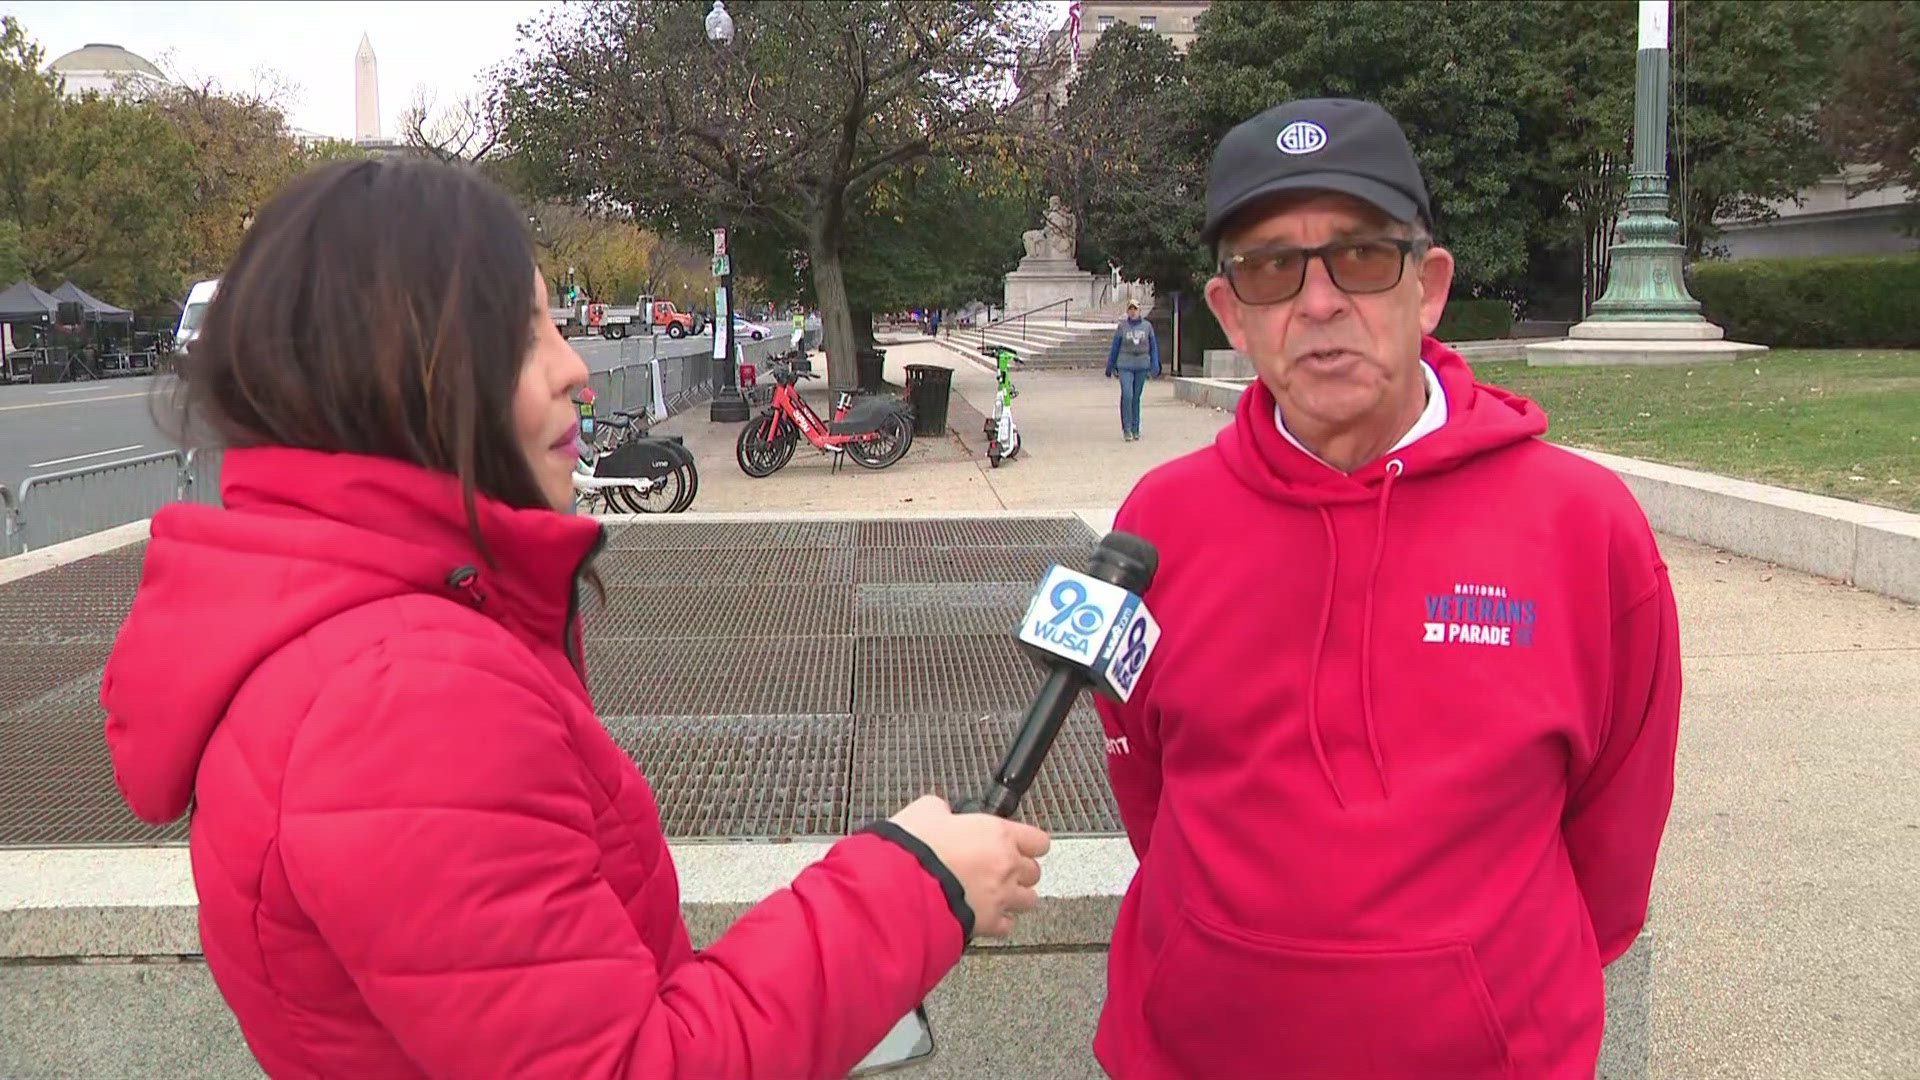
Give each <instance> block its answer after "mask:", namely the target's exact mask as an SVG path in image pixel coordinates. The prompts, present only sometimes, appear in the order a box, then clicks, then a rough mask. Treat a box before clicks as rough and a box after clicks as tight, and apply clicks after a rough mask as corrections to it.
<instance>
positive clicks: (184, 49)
mask: <svg viewBox="0 0 1920 1080" xmlns="http://www.w3.org/2000/svg"><path fill="white" fill-rule="evenodd" d="M550 6H552V5H551V4H550V3H547V2H539V0H534V2H528V0H485V2H473V0H464V2H452V3H447V2H443V3H410V2H405V0H387V2H384V3H365V2H358V0H329V2H326V3H204V2H202V3H166V2H148V3H101V2H98V0H91V2H89V0H79V2H76V0H56V2H52V3H48V2H17V0H0V12H3V13H5V14H9V15H12V16H14V17H15V18H17V19H19V20H20V24H21V25H22V26H23V27H25V28H26V31H27V34H28V35H29V36H30V37H32V38H33V39H34V40H35V41H37V42H38V43H39V44H40V46H41V48H43V49H45V50H46V53H47V59H48V60H49V61H51V60H53V59H55V58H56V57H58V56H60V54H62V53H65V52H68V51H70V50H73V49H77V48H79V47H80V46H82V45H85V44H88V43H90V42H106V43H110V44H114V45H118V46H120V47H121V48H124V49H128V50H130V51H132V52H135V53H138V54H139V55H141V56H144V57H146V58H147V59H148V60H150V61H152V62H153V63H154V64H155V65H157V66H159V68H160V69H161V70H162V71H165V72H167V73H168V74H169V75H178V76H181V77H183V78H185V79H187V80H189V81H194V82H197V81H199V80H201V79H206V78H212V79H214V80H216V81H218V82H219V83H220V85H221V86H222V87H224V88H226V89H229V90H252V89H255V88H256V87H257V86H258V85H259V84H260V77H261V75H262V74H263V73H265V72H267V71H271V72H273V73H275V74H276V75H277V76H278V77H279V78H280V79H282V80H284V81H286V82H288V83H291V84H292V93H291V94H290V95H289V99H288V100H287V101H286V103H285V104H286V107H287V121H288V122H289V123H291V124H292V125H293V126H295V127H298V128H304V129H306V130H308V131H312V132H315V133H317V134H321V135H331V136H334V137H336V138H343V139H351V138H352V137H353V54H354V50H355V49H357V48H359V47H360V35H361V33H362V32H363V31H364V32H365V33H366V34H367V35H368V36H369V37H370V38H371V39H372V42H373V52H374V56H375V57H377V58H378V59H379V61H380V117H381V133H382V134H384V135H387V136H388V137H392V136H394V135H395V134H397V132H398V130H399V118H400V114H401V113H402V112H404V111H406V109H407V108H408V107H409V106H410V105H412V104H413V97H414V92H415V90H416V89H417V88H421V87H425V88H429V89H431V90H433V91H435V92H436V93H437V94H438V95H439V96H440V97H441V99H443V100H444V99H447V98H451V97H459V96H461V95H464V94H465V93H467V92H468V91H470V90H471V89H472V88H473V87H474V86H476V85H477V83H478V79H479V75H480V73H481V72H483V71H485V70H486V69H487V68H488V67H491V66H492V65H493V64H495V63H497V62H498V61H500V60H503V59H506V58H508V57H510V56H512V55H513V53H514V52H515V50H516V49H517V48H518V43H519V38H518V35H517V34H516V33H515V27H517V26H518V25H519V24H520V23H521V22H522V21H524V20H526V19H527V18H529V17H530V16H533V15H536V14H538V13H539V12H540V11H542V10H544V9H546V8H548V7H550Z"/></svg>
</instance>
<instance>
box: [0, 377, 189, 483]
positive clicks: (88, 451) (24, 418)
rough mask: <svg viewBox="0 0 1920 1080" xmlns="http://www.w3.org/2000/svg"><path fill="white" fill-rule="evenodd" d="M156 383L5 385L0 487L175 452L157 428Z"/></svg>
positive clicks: (0, 391) (0, 394) (0, 406)
mask: <svg viewBox="0 0 1920 1080" xmlns="http://www.w3.org/2000/svg"><path fill="white" fill-rule="evenodd" d="M153 384H154V380H153V379H152V378H149V377H142V378H137V379H103V380H101V381H98V382H77V383H55V384H51V385H45V386H32V385H27V386H0V484H5V485H7V486H8V487H9V488H12V489H14V490H16V491H17V490H18V489H19V487H20V482H21V481H22V480H24V479H26V478H27V477H29V476H38V475H41V474H44V473H50V472H59V471H61V470H63V469H77V468H82V467H84V466H87V465H99V464H104V463H106V462H109V461H117V460H120V459H122V458H128V457H134V456H137V455H140V454H149V453H153V452H155V451H158V450H167V449H171V448H172V446H173V443H172V442H171V441H170V440H169V439H167V437H166V436H164V435H162V434H161V433H160V429H159V428H157V427H155V426H154V423H153V415H152V410H151V408H150V401H149V399H150V396H151V394H152V391H153Z"/></svg>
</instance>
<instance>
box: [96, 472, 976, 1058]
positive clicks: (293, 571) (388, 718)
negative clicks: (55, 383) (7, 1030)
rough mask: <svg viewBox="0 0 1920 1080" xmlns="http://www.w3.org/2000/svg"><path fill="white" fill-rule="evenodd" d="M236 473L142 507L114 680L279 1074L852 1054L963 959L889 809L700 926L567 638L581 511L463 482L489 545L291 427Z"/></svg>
mask: <svg viewBox="0 0 1920 1080" xmlns="http://www.w3.org/2000/svg"><path fill="white" fill-rule="evenodd" d="M223 473H224V475H223V477H222V494H223V496H224V499H225V502H226V509H217V508H214V507H209V506H196V505H175V506H170V507H168V508H166V509H164V510H162V511H160V513H159V514H157V515H155V517H154V519H153V539H152V541H151V544H150V546H149V547H148V550H147V556H146V565H145V568H144V573H143V576H142V580H141V583H140V589H139V592H138V593H137V595H136V597H135V599H134V603H133V608H132V611H131V613H130V614H129V615H128V618H127V621H126V623H125V625H124V626H123V627H122V629H121V632H120V636H119V640H118V642H117V643H116V644H115V647H114V652H113V656H112V659H111V660H110V662H109V663H108V665H107V669H106V674H105V677H104V679H103V681H102V686H101V693H102V700H103V703H104V704H105V706H106V708H107V710H108V713H109V716H110V718H109V720H108V721H107V741H108V744H109V745H110V747H111V749H112V752H113V762H114V770H115V775H116V778H117V780H118V782H119V785H120V790H121V792H122V793H123V794H124V795H125V797H126V799H127V802H128V803H129V804H130V805H131V806H132V807H133V809H134V812H135V813H137V814H139V815H140V816H141V817H142V818H145V819H146V820H148V821H156V822H157V821H168V820H171V819H173V818H176V817H178V816H179V815H180V814H181V813H182V812H183V811H185V810H186V809H187V806H188V803H189V800H191V801H192V804H193V820H192V841H191V847H192V861H193V877H194V885H195V888H196V889H197V891H198V893H199V900H200V909H199V910H200V935H201V941H202V942H203V944H204V948H205V951H206V957H207V965H208V967H209V968H210V969H211V971H212V973H213V977H214V980H215V981H216V982H217V983H218V985H219V987H220V990H221V993H222V994H224V995H225V997H226V999H227V1002H228V1004H229V1005H230V1006H232V1008H233V1011H234V1013H235V1014H236V1016H237V1017H238V1019H239V1022H240V1029H241V1031H242V1032H243V1033H244V1034H245V1036H246V1038H247V1042H248V1045H249V1046H250V1047H251V1048H252V1050H253V1052H254V1054H255V1056H257V1057H258V1058H259V1060H260V1063H261V1064H262V1065H263V1066H265V1067H266V1070H267V1072H268V1073H269V1074H271V1075H273V1076H276V1077H374V1076H378V1077H413V1076H435V1077H463V1078H464V1077H489V1076H499V1077H515V1078H519V1077H565V1078H567V1080H578V1078H582V1077H647V1078H650V1080H651V1078H672V1077H699V1078H702V1080H717V1078H726V1080H734V1078H754V1077H767V1078H778V1080H791V1078H795V1077H828V1076H841V1075H845V1073H846V1071H847V1070H848V1069H849V1068H851V1067H852V1066H853V1064H854V1063H855V1062H856V1061H858V1060H859V1059H860V1057H861V1056H862V1055H864V1054H865V1053H866V1052H867V1051H868V1050H870V1049H872V1048H873V1046H874V1045H875V1044H876V1043H878V1042H879V1041H880V1038H881V1036H882V1035H884V1034H885V1033H886V1031H887V1029H888V1027H890V1026H891V1025H892V1024H893V1023H894V1022H895V1021H896V1020H898V1019H899V1018H900V1017H901V1016H903V1015H905V1014H906V1013H907V1011H908V1010H909V1009H911V1008H912V1007H913V1005H914V1003H915V1002H917V1001H919V1000H921V999H922V998H923V997H924V996H925V995H926V993H927V991H929V990H930V989H932V988H933V986H934V984H935V983H936V982H938V981H939V979H940V977H941V975H943V974H944V973H945V972H946V971H947V970H948V969H949V968H951V967H952V966H953V965H954V963H955V962H956V961H957V960H958V959H959V957H960V952H961V948H962V942H963V937H964V935H965V929H964V928H963V926H962V924H961V923H959V922H957V921H956V919H955V915H954V913H953V911H952V910H951V909H950V906H949V901H948V899H947V897H946V895H945V894H944V893H943V890H942V885H941V884H939V883H937V882H936V880H935V877H934V876H933V874H931V873H929V872H928V870H927V869H923V867H922V864H921V863H920V862H919V861H918V859H919V857H920V853H919V852H916V851H914V850H913V845H914V844H917V843H918V842H917V841H913V840H911V838H907V839H904V840H903V839H901V837H902V836H904V834H899V835H898V836H894V835H892V834H888V836H880V835H872V834H860V835H855V836H852V837H849V838H846V839H844V840H842V841H840V842H839V843H837V844H836V845H834V846H833V848H832V849H831V850H830V852H829V853H828V854H827V856H826V857H825V858H824V859H823V860H822V861H820V862H819V863H817V864H815V865H814V866H812V867H810V868H808V869H807V870H805V871H804V872H802V873H801V874H800V876H799V877H798V878H796V879H795V880H794V882H793V884H792V886H791V887H790V888H787V889H783V890H781V891H779V892H777V893H775V894H774V895H773V896H771V897H770V898H768V899H767V900H765V901H764V902H762V903H760V904H759V905H758V906H757V907H755V908H753V909H752V910H751V911H749V912H748V913H747V914H746V915H744V916H743V917H742V918H741V919H740V920H739V921H738V922H736V923H735V924H734V925H733V927H732V928H731V929H730V930H729V931H728V932H727V933H726V934H725V935H724V936H723V937H721V938H720V940H719V941H717V942H715V943H714V944H713V945H712V946H711V947H710V948H707V949H705V950H703V951H701V952H698V953H696V952H694V951H693V949H692V948H691V947H690V944H689V941H688V936H687V930H686V927H685V926H684V924H683V923H682V921H681V917H680V897H679V890H678V885H677V882H676V879H675V876H674V868H673V862H672V859H671V858H670V856H669V854H668V849H667V846H666V842H665V838H664V837H663V835H662V833H661V829H660V820H659V814H658V810H657V807H656V804H655V802H654V797H653V793H652V792H651V791H650V790H649V789H648V787H647V783H646V781H645V780H643V779H641V776H640V773H639V771H638V770H637V769H636V768H635V766H634V763H633V761H632V760H631V759H630V758H629V757H628V755H627V754H626V753H625V752H624V751H622V750H621V749H620V747H619V746H618V745H616V744H615V742H614V741H613V739H612V738H611V737H610V736H609V735H608V734H607V731H606V729H605V728H604V727H602V726H601V724H600V723H599V721H598V720H597V719H596V718H595V716H594V713H593V710H592V707H591V704H590V702H589V700H588V695H587V689H586V687H585V685H584V684H583V680H582V676H581V672H580V669H579V667H578V664H577V661H576V660H575V659H574V658H576V657H578V656H579V655H580V652H579V640H580V639H579V632H578V621H577V619H576V618H575V614H574V595H575V582H576V575H577V574H578V572H579V570H580V568H581V566H582V564H583V563H585V562H586V560H587V559H588V558H589V557H590V555H591V554H592V552H593V551H595V550H596V549H597V547H598V546H599V544H600V536H601V533H600V527H599V526H598V524H596V523H595V522H593V521H592V520H590V519H587V518H580V517H572V516H567V515H562V514H556V513H552V512H549V511H545V510H515V509H511V508H509V507H506V506H504V505H502V504H499V503H496V502H493V501H491V500H488V499H484V498H483V499H481V500H480V502H479V518H480V525H481V531H482V533H483V535H484V536H485V538H486V540H487V542H488V544H489V545H490V547H491V550H492V554H493V555H494V557H495V559H496V560H497V569H496V568H493V567H490V566H489V565H488V564H487V562H486V560H484V559H482V558H481V557H480V555H479V554H478V552H477V550H476V549H475V547H474V544H473V541H472V539H471V538H470V537H469V535H468V526H467V519H466V514H465V512H464V510H463V509H462V506H461V497H460V492H459V488H458V485H457V484H456V482H455V481H454V480H453V479H452V478H451V477H447V476H444V475H441V474H436V473H431V472H428V471H425V470H422V469H418V468H414V467H412V466H409V465H405V464H401V463H399V462H395V461H389V460H383V459H376V458H363V457H349V456H330V455H325V454H318V453H311V452H305V451H297V450H286V449H249V450H231V451H229V452H228V453H227V455H226V461H225V465H224V468H223ZM882 831H883V832H885V831H886V827H885V826H884V825H883V826H882ZM928 857H930V853H928ZM962 906H963V907H964V901H962Z"/></svg>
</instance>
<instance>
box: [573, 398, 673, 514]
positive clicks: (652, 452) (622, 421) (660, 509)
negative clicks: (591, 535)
mask: <svg viewBox="0 0 1920 1080" xmlns="http://www.w3.org/2000/svg"><path fill="white" fill-rule="evenodd" d="M576 404H577V405H578V406H579V409H580V462H579V464H578V465H577V466H575V468H574V470H573V490H574V505H575V506H576V507H577V508H578V509H580V510H582V511H584V512H586V513H615V514H678V513H680V512H682V511H684V510H685V509H687V508H688V507H689V506H692V505H693V499H694V496H695V495H696V494H698V493H699V490H700V471H699V469H698V468H697V467H696V466H695V465H694V463H693V454H692V453H690V452H689V451H688V450H687V448H686V447H685V446H684V445H683V444H682V441H681V439H680V437H679V436H677V435H676V436H672V437H669V438H654V437H650V436H648V435H647V428H646V419H645V417H643V416H641V415H639V414H637V413H630V412H625V411H622V410H615V411H614V412H613V414H612V415H611V416H609V417H602V416H598V415H596V414H595V412H594V408H593V392H592V391H591V390H587V391H583V392H582V394H581V396H580V397H579V398H578V399H577V400H576Z"/></svg>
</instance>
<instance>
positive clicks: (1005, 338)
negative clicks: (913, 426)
mask: <svg viewBox="0 0 1920 1080" xmlns="http://www.w3.org/2000/svg"><path fill="white" fill-rule="evenodd" d="M1125 314H1126V310H1125V309H1124V308H1119V309H1115V310H1114V311H1111V312H1106V311H1096V312H1086V313H1080V312H1076V313H1074V314H1072V315H1067V314H1065V312H1064V310H1063V309H1062V308H1053V309H1051V310H1041V311H1037V312H1033V313H1031V314H1028V315H1025V316H1021V315H1015V316H1013V317H1012V318H1010V319H1002V320H1000V321H999V322H996V323H992V324H989V325H988V326H987V328H986V330H985V333H984V338H985V341H984V347H985V348H986V349H998V348H1006V349H1011V350H1013V352H1014V353H1015V354H1016V355H1018V356H1019V357H1020V362H1021V364H1022V365H1023V366H1024V367H1027V368H1090V367H1091V368H1097V367H1105V366H1106V363H1107V350H1108V348H1109V347H1111V346H1112V344H1113V328H1114V326H1115V325H1116V324H1118V323H1119V322H1120V320H1121V319H1122V318H1123V317H1125ZM982 337H983V334H982V331H981V330H980V329H979V328H967V329H960V328H957V327H956V328H955V329H954V332H953V340H954V342H955V344H960V345H964V346H966V347H968V348H976V349H977V348H981V347H982V345H983V342H982Z"/></svg>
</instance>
